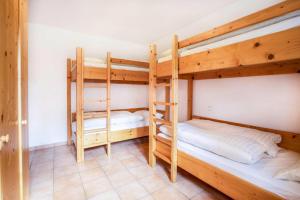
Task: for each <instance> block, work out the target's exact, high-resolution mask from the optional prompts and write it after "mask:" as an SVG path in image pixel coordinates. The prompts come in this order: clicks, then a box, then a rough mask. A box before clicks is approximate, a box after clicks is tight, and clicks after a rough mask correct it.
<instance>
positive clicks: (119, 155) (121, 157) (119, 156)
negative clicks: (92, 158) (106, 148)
mask: <svg viewBox="0 0 300 200" xmlns="http://www.w3.org/2000/svg"><path fill="white" fill-rule="evenodd" d="M112 157H113V158H116V159H118V160H124V159H128V158H133V157H134V155H133V154H131V153H130V152H128V151H127V150H124V151H120V152H113V153H112Z"/></svg>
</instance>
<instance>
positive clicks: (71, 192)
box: [54, 185, 86, 200]
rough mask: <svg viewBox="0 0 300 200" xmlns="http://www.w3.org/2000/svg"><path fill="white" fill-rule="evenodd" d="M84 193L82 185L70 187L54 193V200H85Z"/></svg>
mask: <svg viewBox="0 0 300 200" xmlns="http://www.w3.org/2000/svg"><path fill="white" fill-rule="evenodd" d="M85 199H86V198H85V193H84V189H83V186H82V185H77V186H73V187H72V186H70V187H68V188H64V189H62V190H59V191H56V192H54V200H85Z"/></svg>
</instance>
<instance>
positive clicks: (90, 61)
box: [84, 58, 149, 72]
mask: <svg viewBox="0 0 300 200" xmlns="http://www.w3.org/2000/svg"><path fill="white" fill-rule="evenodd" d="M84 65H85V66H89V67H96V68H106V63H105V62H104V61H103V60H100V59H97V58H85V60H84ZM111 68H112V69H123V70H130V71H144V72H148V71H149V69H146V68H141V67H134V66H131V65H114V64H113V65H112V66H111Z"/></svg>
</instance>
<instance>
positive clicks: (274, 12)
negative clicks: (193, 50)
mask: <svg viewBox="0 0 300 200" xmlns="http://www.w3.org/2000/svg"><path fill="white" fill-rule="evenodd" d="M299 9H300V1H299V0H288V1H284V2H282V3H279V4H276V5H274V6H272V7H269V8H266V9H264V10H261V11H259V12H256V13H253V14H251V15H248V16H246V17H243V18H240V19H238V20H235V21H232V22H230V23H227V24H225V25H222V26H219V27H217V28H214V29H212V30H210V31H207V32H204V33H200V34H198V35H195V36H192V37H190V38H187V39H185V40H182V41H180V42H179V48H183V47H187V46H190V45H193V44H196V43H199V42H202V41H205V40H208V39H211V38H214V37H217V36H220V35H224V34H227V33H230V32H233V31H237V30H240V29H242V28H245V27H248V26H251V25H254V24H258V23H260V22H263V21H267V20H270V19H272V18H275V17H279V16H282V15H285V14H287V13H290V12H293V11H296V10H299Z"/></svg>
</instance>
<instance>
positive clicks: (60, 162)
mask: <svg viewBox="0 0 300 200" xmlns="http://www.w3.org/2000/svg"><path fill="white" fill-rule="evenodd" d="M75 164H76V160H75V158H74V157H73V156H68V157H66V158H61V159H55V160H54V168H56V167H64V166H67V165H75Z"/></svg>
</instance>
